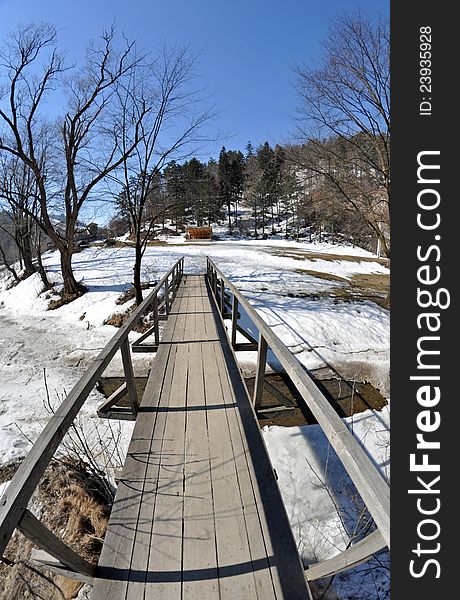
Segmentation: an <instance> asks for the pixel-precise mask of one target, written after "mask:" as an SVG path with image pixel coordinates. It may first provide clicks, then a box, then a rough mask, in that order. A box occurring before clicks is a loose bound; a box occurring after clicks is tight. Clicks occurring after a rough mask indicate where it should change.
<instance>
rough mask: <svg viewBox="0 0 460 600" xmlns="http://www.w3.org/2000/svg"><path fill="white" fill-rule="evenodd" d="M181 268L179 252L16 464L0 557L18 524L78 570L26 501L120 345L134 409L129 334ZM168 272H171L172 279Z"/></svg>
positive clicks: (0, 501)
mask: <svg viewBox="0 0 460 600" xmlns="http://www.w3.org/2000/svg"><path fill="white" fill-rule="evenodd" d="M183 270H184V257H182V258H180V259H179V260H178V261H177V262H176V263H175V264H174V265H173V266H172V267H171V269H170V270H169V271H168V272H167V273H166V274H165V275H164V277H162V278H161V279H160V281H159V282H158V283H157V284H156V286H155V287H154V288H153V290H152V291H151V292H150V293H149V295H148V296H147V297H146V298H145V300H144V301H143V302H142V303H141V304H140V305H139V306H138V308H137V309H136V310H135V311H134V312H133V314H132V315H131V316H130V317H129V318H128V319H127V321H126V322H125V323H124V325H123V326H122V327H120V329H119V330H118V331H117V333H116V334H115V335H114V336H113V337H112V338H111V340H110V341H109V342H108V343H107V345H106V346H105V348H104V349H103V350H102V351H101V352H100V353H99V355H98V356H97V358H96V359H95V360H94V363H93V364H92V365H91V366H90V367H89V368H88V369H87V370H86V372H85V373H84V374H83V376H82V377H81V378H80V379H79V380H78V382H77V383H76V384H75V386H74V387H73V388H72V390H71V391H70V392H69V394H68V395H67V397H66V398H65V400H64V401H63V402H62V403H61V405H60V406H59V407H58V409H57V410H56V412H55V413H54V414H53V416H52V417H51V419H50V421H49V422H48V423H47V425H46V427H45V428H44V430H43V431H42V433H41V434H40V435H39V437H38V438H37V440H36V442H35V443H34V445H33V446H32V448H31V449H30V451H29V452H28V454H27V455H26V457H25V458H24V460H23V461H22V463H21V464H20V466H19V468H18V470H17V471H16V473H15V474H14V476H13V478H12V479H11V481H10V483H9V485H8V487H7V489H6V491H5V493H4V494H3V496H2V497H1V498H0V559H1V558H2V556H3V552H4V550H5V548H6V546H7V544H8V542H9V540H10V538H11V536H12V534H13V532H14V530H15V529H16V528H19V529H20V530H21V531H22V532H23V533H24V534H25V535H27V537H29V538H30V539H33V541H34V542H40V540H42V542H43V543H42V544H39V545H41V547H43V548H45V549H46V550H47V551H48V552H49V553H50V554H51V555H52V556H54V557H55V558H57V559H58V560H60V561H61V562H63V563H64V564H66V565H67V566H68V567H69V568H70V569H71V570H75V571H79V572H82V567H81V564H80V563H81V560H80V563H78V560H77V558H78V557H76V555H75V556H73V555H72V554H71V553H72V552H73V551H70V549H68V550H69V552H67V554H68V555H69V556H68V557H67V560H66V556H65V555H66V552H65V551H64V550H63V547H64V546H65V545H64V544H63V542H61V541H60V540H58V538H56V537H55V536H54V534H52V533H51V532H50V531H48V530H46V528H45V527H44V526H43V525H42V524H41V523H40V522H39V521H38V520H37V519H35V518H34V517H33V515H32V514H31V513H30V512H29V511H28V509H27V505H28V502H29V500H30V498H31V497H32V494H33V493H34V491H35V489H36V487H37V485H38V483H39V481H40V479H41V477H42V476H43V473H44V472H45V470H46V468H47V466H48V465H49V463H50V462H51V459H52V458H53V456H54V453H55V452H56V450H57V448H58V447H59V444H60V443H61V441H62V439H63V438H64V436H65V434H66V433H67V431H68V430H69V428H70V426H71V425H72V423H73V421H74V420H75V417H76V416H77V414H78V412H79V411H80V409H81V407H82V406H83V404H84V402H85V400H86V399H87V397H88V396H89V394H90V392H91V390H92V389H93V388H94V387H95V385H96V383H97V381H98V379H99V378H100V376H101V375H102V373H103V372H104V370H105V369H106V367H107V366H108V364H109V363H110V361H111V360H112V358H113V356H114V355H115V353H116V352H117V350H119V349H120V350H121V351H122V358H123V365H124V369H125V375H126V383H127V387H128V392H130V394H129V395H130V400H131V404H132V407H133V409H136V402H137V397H136V394H135V388H134V385H131V383H133V381H132V363H131V354H130V349H129V340H128V335H129V333H130V331H131V330H132V329H133V327H134V326H135V325H136V323H137V322H138V321H139V319H140V318H141V317H142V316H143V315H144V314H145V312H146V311H147V310H148V308H149V307H150V306H151V304H152V303H155V306H156V308H158V294H159V292H160V290H161V288H162V287H164V293H165V303H166V312H168V309H169V303H170V298H169V292H170V290H171V289H172V292H173V294H174V292H175V290H176V289H177V285H178V281H180V279H181V277H182V274H183ZM169 278H171V282H170V281H169ZM129 379H131V381H129ZM37 532H38V533H37ZM83 563H84V561H83ZM87 567H88V569H87V571H90V570H91V569H90V565H87Z"/></svg>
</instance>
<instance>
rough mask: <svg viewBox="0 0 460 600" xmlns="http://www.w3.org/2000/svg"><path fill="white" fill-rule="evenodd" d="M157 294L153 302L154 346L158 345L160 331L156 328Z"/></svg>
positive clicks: (157, 322)
mask: <svg viewBox="0 0 460 600" xmlns="http://www.w3.org/2000/svg"><path fill="white" fill-rule="evenodd" d="M158 324H159V321H158V294H157V295H156V296H155V298H154V300H153V332H154V336H155V346H159V344H160V329H159V327H158Z"/></svg>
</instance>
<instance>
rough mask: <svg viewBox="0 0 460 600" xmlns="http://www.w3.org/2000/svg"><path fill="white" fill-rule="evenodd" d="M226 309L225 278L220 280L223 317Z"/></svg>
mask: <svg viewBox="0 0 460 600" xmlns="http://www.w3.org/2000/svg"><path fill="white" fill-rule="evenodd" d="M224 310H225V286H224V280H223V279H221V280H220V314H221V315H222V317H223V316H224Z"/></svg>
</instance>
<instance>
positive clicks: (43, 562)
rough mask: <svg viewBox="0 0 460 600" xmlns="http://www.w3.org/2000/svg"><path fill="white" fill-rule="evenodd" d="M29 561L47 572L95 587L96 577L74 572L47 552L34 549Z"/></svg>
mask: <svg viewBox="0 0 460 600" xmlns="http://www.w3.org/2000/svg"><path fill="white" fill-rule="evenodd" d="M29 560H30V562H31V563H33V564H35V565H36V566H38V567H42V568H43V569H45V570H46V571H50V572H51V573H54V574H55V575H60V576H61V577H68V578H69V579H75V580H76V581H81V582H83V583H89V584H90V585H93V583H94V577H89V575H83V574H82V573H77V572H76V571H72V570H71V569H69V568H67V567H65V566H64V565H63V564H62V563H61V562H59V561H58V560H57V559H56V558H54V556H51V554H48V552H45V551H44V550H39V549H37V548H32V551H31V553H30V558H29Z"/></svg>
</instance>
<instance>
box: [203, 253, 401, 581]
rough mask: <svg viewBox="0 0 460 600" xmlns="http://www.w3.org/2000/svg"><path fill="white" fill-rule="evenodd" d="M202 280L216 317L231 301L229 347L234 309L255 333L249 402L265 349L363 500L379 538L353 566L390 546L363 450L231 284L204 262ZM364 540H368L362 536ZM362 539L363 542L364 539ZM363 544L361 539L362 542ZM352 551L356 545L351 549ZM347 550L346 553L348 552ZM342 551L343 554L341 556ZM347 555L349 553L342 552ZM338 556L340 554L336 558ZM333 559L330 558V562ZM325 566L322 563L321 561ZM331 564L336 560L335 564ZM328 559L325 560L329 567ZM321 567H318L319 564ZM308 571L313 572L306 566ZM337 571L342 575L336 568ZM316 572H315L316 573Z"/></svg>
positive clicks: (386, 493) (384, 499)
mask: <svg viewBox="0 0 460 600" xmlns="http://www.w3.org/2000/svg"><path fill="white" fill-rule="evenodd" d="M207 277H208V281H209V285H210V288H211V291H212V293H213V295H214V299H215V301H216V305H217V307H218V309H219V311H220V313H221V316H222V318H223V317H224V314H225V304H226V298H225V288H227V289H228V290H229V291H230V292H231V293H232V295H233V301H232V313H231V318H232V324H233V328H232V345H233V346H235V330H236V324H237V320H238V316H237V315H238V305H239V304H241V306H242V307H243V308H244V310H245V312H246V313H247V315H248V316H249V318H250V319H251V320H252V322H253V323H254V325H255V326H256V328H257V329H258V332H259V341H258V359H257V368H256V381H255V385H254V403H257V401H258V400H260V398H261V394H262V387H263V379H264V373H265V363H266V358H267V349H268V347H270V348H271V350H272V351H273V353H274V354H275V356H276V357H277V359H278V360H279V362H280V363H281V365H282V367H283V368H284V369H285V371H286V373H287V374H288V375H289V377H290V378H291V380H292V382H293V383H294V385H295V386H296V388H297V390H298V391H299V393H300V395H301V396H302V398H303V400H304V402H305V403H306V404H307V406H308V408H309V409H310V410H311V412H312V413H313V415H314V416H315V418H316V420H317V422H318V424H319V425H320V426H321V428H322V429H323V431H324V433H325V435H326V437H327V438H328V440H329V442H330V444H331V446H332V447H333V448H334V450H335V452H336V454H337V456H338V457H339V458H340V460H341V462H342V464H343V466H344V467H345V469H346V470H347V472H348V474H349V475H350V478H351V480H352V481H353V483H354V485H355V487H356V489H357V490H358V492H359V493H360V495H361V497H362V499H363V500H364V502H365V504H366V506H367V508H368V510H369V512H370V514H371V515H372V517H373V519H374V521H375V523H376V525H377V528H378V531H379V532H380V535H377V534H376V535H375V536H373V537H372V543H371V540H369V543H366V544H364V543H362V544H360V546H359V547H358V548H357V551H356V552H355V553H354V556H353V560H354V563H353V564H357V562H356V555H357V554H360V562H363V561H364V560H365V558H366V554H365V552H364V556H363V555H362V554H363V552H362V550H363V549H364V550H365V549H366V547H367V548H372V552H371V553H370V554H367V557H369V556H370V555H371V554H373V553H375V552H376V551H377V550H380V549H381V548H384V547H385V546H388V548H389V547H390V488H389V485H388V483H387V482H386V481H385V479H384V478H383V476H382V475H381V473H380V472H379V471H378V469H377V468H376V466H375V465H374V463H373V462H372V460H371V459H370V458H369V456H368V455H367V453H366V451H365V450H364V449H363V447H362V446H361V445H360V444H359V442H358V441H357V440H356V438H355V437H354V436H353V434H352V433H351V432H350V430H349V429H348V427H347V426H346V424H345V423H344V421H343V420H342V419H341V418H340V417H339V416H338V415H337V413H336V412H335V410H334V409H333V408H332V406H331V405H330V403H329V402H328V400H327V399H326V398H325V396H324V395H323V394H322V392H321V391H320V390H319V388H318V387H317V386H316V385H315V383H314V382H313V380H312V379H311V377H310V376H309V374H308V373H307V371H306V370H305V368H304V367H303V365H302V364H301V363H300V362H299V360H298V359H297V358H296V357H295V356H294V355H293V354H292V353H291V351H290V350H289V349H288V348H287V346H285V344H284V343H283V342H282V341H281V340H280V339H279V338H278V336H277V335H276V334H275V332H274V331H273V329H272V328H271V327H270V326H269V325H267V323H266V322H265V321H264V320H263V318H262V317H261V316H260V314H259V313H258V312H257V311H256V309H255V308H254V307H253V306H252V305H251V304H250V302H249V300H248V299H247V298H246V297H245V296H244V295H243V294H242V293H241V292H240V291H239V290H238V288H236V287H235V285H234V284H233V283H231V281H229V279H228V278H227V277H226V276H225V275H224V274H223V273H222V271H221V270H220V269H219V268H218V267H217V266H216V265H215V263H214V262H213V261H212V260H211V258H209V257H207ZM368 537H369V536H368ZM366 539H367V538H365V540H366ZM363 542H364V540H363ZM356 546H358V544H356ZM350 550H351V549H350ZM344 552H347V551H344ZM348 554H349V555H351V554H352V553H351V552H348ZM339 556H340V555H339ZM334 558H335V557H334ZM324 562H326V561H324ZM336 562H337V561H336ZM332 563H333V559H330V563H328V564H332ZM319 564H321V563H319ZM312 568H313V567H312ZM340 570H343V569H342V568H341V569H340ZM317 571H318V572H319V571H320V569H317Z"/></svg>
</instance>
